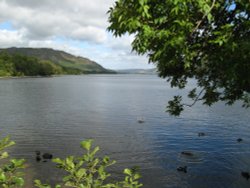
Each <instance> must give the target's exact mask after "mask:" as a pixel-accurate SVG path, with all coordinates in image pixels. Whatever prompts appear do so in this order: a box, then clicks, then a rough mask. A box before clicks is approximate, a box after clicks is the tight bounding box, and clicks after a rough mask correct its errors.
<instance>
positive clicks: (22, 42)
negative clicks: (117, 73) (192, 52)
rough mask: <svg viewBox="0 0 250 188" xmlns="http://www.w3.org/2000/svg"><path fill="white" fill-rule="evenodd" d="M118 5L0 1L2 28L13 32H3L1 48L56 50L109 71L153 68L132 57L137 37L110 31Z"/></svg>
mask: <svg viewBox="0 0 250 188" xmlns="http://www.w3.org/2000/svg"><path fill="white" fill-rule="evenodd" d="M114 1H115V0H91V1H89V0H88V1H87V0H41V1H35V0H22V1H20V0H0V25H1V23H5V22H8V23H11V26H12V28H13V30H11V31H10V30H6V29H4V28H3V29H0V41H1V43H0V47H11V46H19V47H21V46H24V47H52V48H54V49H60V50H65V51H67V52H70V53H73V54H77V55H82V56H86V57H89V58H91V59H93V60H95V61H97V62H98V63H100V64H102V65H104V66H106V67H107V68H119V67H121V68H132V67H148V68H149V67H150V66H147V59H146V58H145V57H139V56H136V55H134V54H131V53H130V52H131V45H130V44H131V42H132V40H133V36H125V37H124V38H121V39H119V38H114V37H111V34H110V33H108V32H107V31H106V28H107V26H108V22H107V19H108V15H107V14H106V13H107V11H108V9H109V7H110V6H112V4H113V3H114ZM56 38H64V40H63V41H59V42H58V41H57V40H55V39H56ZM72 41H74V42H72ZM132 62H133V63H132ZM130 66H131V67H130Z"/></svg>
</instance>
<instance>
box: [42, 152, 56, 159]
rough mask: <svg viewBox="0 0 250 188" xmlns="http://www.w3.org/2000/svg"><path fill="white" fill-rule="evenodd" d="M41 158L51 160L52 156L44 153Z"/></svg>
mask: <svg viewBox="0 0 250 188" xmlns="http://www.w3.org/2000/svg"><path fill="white" fill-rule="evenodd" d="M42 156H43V159H52V158H53V155H52V154H50V153H44V154H43V155H42Z"/></svg>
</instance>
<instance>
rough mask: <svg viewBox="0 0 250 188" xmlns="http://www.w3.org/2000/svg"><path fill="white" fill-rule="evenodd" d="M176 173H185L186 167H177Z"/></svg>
mask: <svg viewBox="0 0 250 188" xmlns="http://www.w3.org/2000/svg"><path fill="white" fill-rule="evenodd" d="M177 171H179V172H184V173H187V166H179V167H178V168H177Z"/></svg>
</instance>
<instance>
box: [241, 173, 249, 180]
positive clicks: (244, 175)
mask: <svg viewBox="0 0 250 188" xmlns="http://www.w3.org/2000/svg"><path fill="white" fill-rule="evenodd" d="M241 175H242V177H244V178H246V179H247V180H248V179H249V178H250V174H249V172H241Z"/></svg>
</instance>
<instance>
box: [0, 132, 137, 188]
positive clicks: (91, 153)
mask: <svg viewBox="0 0 250 188" xmlns="http://www.w3.org/2000/svg"><path fill="white" fill-rule="evenodd" d="M92 142H93V140H86V141H82V142H81V148H82V149H84V150H85V151H86V153H84V154H82V156H79V157H75V156H69V157H66V158H65V159H60V158H56V159H53V162H55V163H56V164H57V167H58V168H60V169H63V170H64V171H66V173H67V175H66V176H65V177H63V179H62V182H61V183H58V184H57V185H56V186H55V188H61V187H72V188H73V187H74V188H139V187H141V186H142V184H141V183H140V182H139V181H138V180H139V179H140V177H141V176H140V174H139V173H138V172H137V171H136V170H135V169H125V170H124V174H125V177H124V180H122V181H114V182H109V181H108V178H109V177H110V176H111V175H110V174H109V173H108V172H107V171H106V168H107V167H109V166H111V165H113V164H114V163H115V161H113V160H110V158H109V157H108V156H105V157H103V158H98V157H96V153H97V152H98V151H99V147H95V148H93V149H92ZM14 144H15V143H14V142H13V141H10V139H9V137H6V138H4V139H2V140H0V159H6V158H8V153H7V152H5V151H4V149H6V148H7V147H9V146H12V145H14ZM22 168H24V159H20V160H17V159H10V160H9V162H6V161H5V162H4V164H3V165H1V166H0V187H3V188H12V187H22V186H23V185H24V179H23V178H22V176H23V173H22V172H20V169H22ZM34 183H35V187H38V188H51V185H48V184H43V183H42V182H41V181H40V180H35V181H34Z"/></svg>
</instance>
